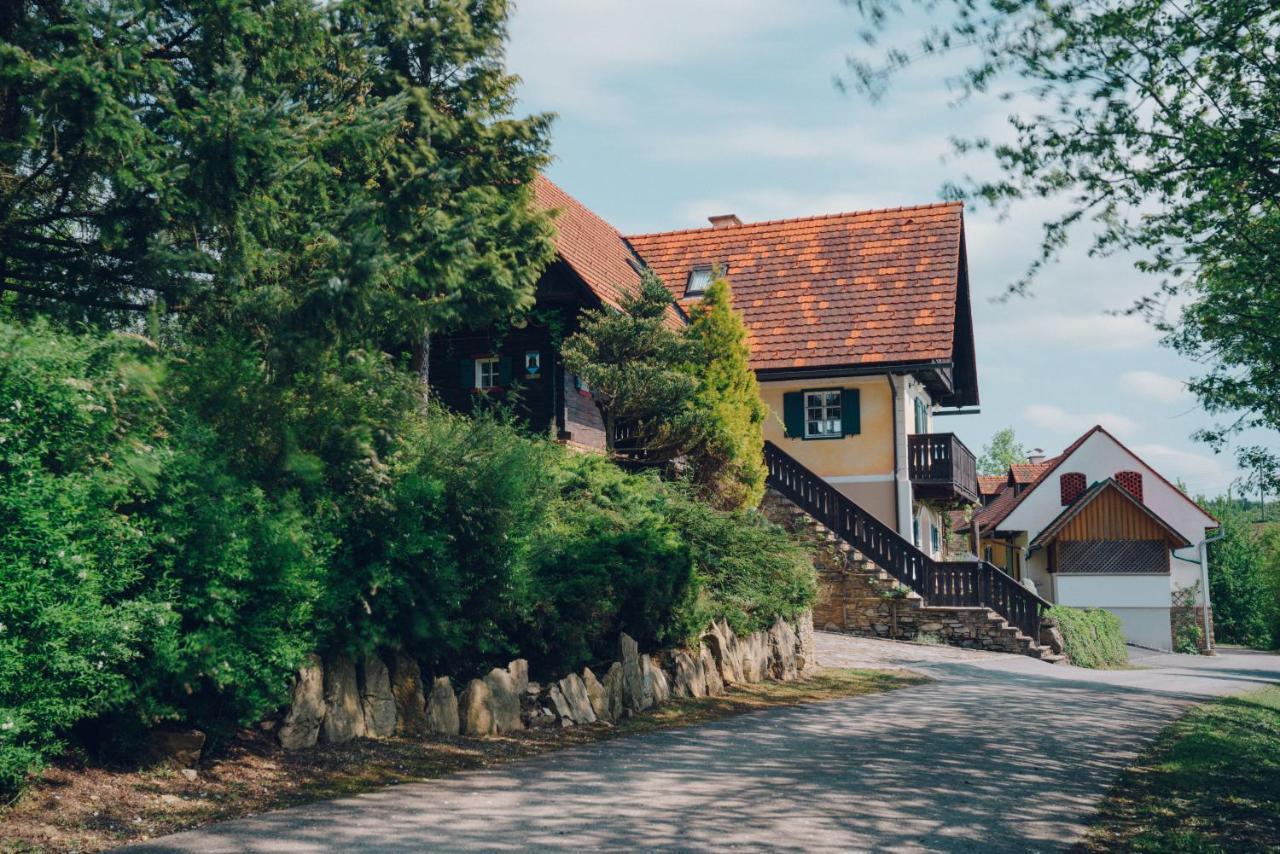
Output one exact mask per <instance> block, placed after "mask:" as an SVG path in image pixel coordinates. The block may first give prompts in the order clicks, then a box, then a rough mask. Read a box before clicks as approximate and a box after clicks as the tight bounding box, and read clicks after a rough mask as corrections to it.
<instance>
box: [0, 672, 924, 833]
mask: <svg viewBox="0 0 1280 854" xmlns="http://www.w3.org/2000/svg"><path fill="white" fill-rule="evenodd" d="M922 681H925V680H924V679H923V678H922V677H920V676H918V675H916V674H910V673H906V672H904V671H898V672H894V671H868V670H848V669H838V668H827V669H823V670H821V671H819V672H818V674H817V675H815V676H813V677H810V678H808V679H805V680H803V681H800V682H785V683H784V682H765V683H758V684H754V685H743V686H739V687H734V688H732V689H731V691H730V693H729V694H727V695H726V696H724V697H718V698H708V699H685V700H674V701H672V702H671V703H669V704H668V705H665V706H663V707H662V708H660V709H654V710H651V711H649V712H645V713H642V714H639V715H635V716H633V717H632V718H630V719H628V720H626V721H623V722H621V723H619V724H616V725H613V726H610V725H608V724H593V725H590V726H578V727H571V728H567V729H538V730H528V731H525V732H521V733H517V734H513V735H510V736H502V737H495V738H485V739H480V738H465V737H457V738H445V737H433V738H429V739H425V740H416V739H399V738H396V739H386V740H381V741H369V740H363V739H362V740H358V741H354V742H349V743H347V744H340V745H326V746H321V747H317V748H314V749H311V750H304V751H297V752H292V753H286V752H284V751H283V750H281V749H280V747H279V745H277V744H276V743H275V740H274V738H273V737H272V736H271V735H269V734H267V733H259V732H253V731H245V732H243V733H242V734H241V735H240V736H239V737H238V738H237V739H236V741H235V742H234V743H233V744H232V745H231V747H230V748H229V749H228V750H227V751H226V752H225V753H224V754H223V755H222V756H220V757H218V758H216V759H211V760H206V761H205V762H202V763H201V766H200V768H199V769H198V775H197V776H196V778H195V779H193V780H191V779H187V777H185V776H183V774H182V773H181V772H179V771H176V770H171V769H168V768H157V769H150V770H137V769H121V768H115V769H112V768H102V767H95V766H92V765H87V764H84V763H80V762H76V761H74V760H70V759H69V760H67V761H64V762H62V763H59V764H57V765H55V766H53V767H50V768H49V769H48V770H46V771H45V773H44V775H43V777H42V778H41V780H40V781H39V782H38V783H36V784H35V785H34V786H32V787H31V788H30V789H29V790H28V791H27V792H26V793H25V794H24V795H23V796H22V797H21V798H20V799H19V800H18V801H17V802H15V803H14V804H12V805H10V806H8V807H5V808H3V809H0V851H4V852H20V851H101V850H103V849H106V848H111V847H113V846H116V845H123V844H125V843H127V842H133V841H138V840H142V839H149V838H153V837H156V836H162V835H164V834H167V833H173V832H176V831H179V830H186V829H189V828H193V827H198V826H200V825H204V824H208V823H210V822H214V821H221V820H224V819H230V818H237V817H240V816H244V815H249V814H252V813H259V812H264V811H266V810H272V809H279V808H282V807H288V806H294V805H296V804H301V803H307V802H310V801H317V800H324V799H327V798H334V797H338V796H342V795H349V794H355V793H357V792H364V791H369V790H372V789H377V788H379V787H382V786H391V785H396V784H398V783H406V782H412V781H417V780H429V779H433V778H437V777H442V776H445V775H447V774H452V773H455V772H458V771H465V770H470V769H474V768H482V767H485V766H490V765H497V764H502V763H507V762H513V761H518V760H520V759H524V758H527V757H530V756H536V755H538V754H541V753H546V752H548V751H552V750H559V749H562V748H565V747H572V746H574V745H578V744H584V743H587V742H592V741H600V740H603V739H609V738H619V737H624V736H627V735H632V734H635V733H640V732H649V731H652V730H658V729H670V728H673V727H680V726H688V725H692V724H699V723H704V722H707V721H713V720H719V719H721V718H726V717H732V716H734V715H741V714H746V713H748V712H754V711H759V710H761V709H770V708H776V707H781V706H793V705H798V704H801V703H814V702H821V701H824V700H835V699H841V698H845V697H853V696H858V695H860V694H873V693H878V692H882V691H890V690H893V689H895V688H902V687H906V686H908V685H916V684H919V683H920V682H922Z"/></svg>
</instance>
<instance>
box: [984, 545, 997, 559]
mask: <svg viewBox="0 0 1280 854" xmlns="http://www.w3.org/2000/svg"><path fill="white" fill-rule="evenodd" d="M994 556H995V553H994V552H993V551H992V549H991V546H983V547H982V559H983V560H985V561H986V562H987V563H991V562H992V560H991V558H992V557H994Z"/></svg>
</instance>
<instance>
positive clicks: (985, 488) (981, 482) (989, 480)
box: [978, 474, 1009, 495]
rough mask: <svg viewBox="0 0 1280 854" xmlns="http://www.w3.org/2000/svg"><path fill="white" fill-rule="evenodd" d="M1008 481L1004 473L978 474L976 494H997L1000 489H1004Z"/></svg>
mask: <svg viewBox="0 0 1280 854" xmlns="http://www.w3.org/2000/svg"><path fill="white" fill-rule="evenodd" d="M1008 482H1009V478H1008V477H1007V476H1005V475H1000V474H980V475H978V494H979V495H999V494H1000V490H1002V489H1004V487H1005V484H1007V483H1008Z"/></svg>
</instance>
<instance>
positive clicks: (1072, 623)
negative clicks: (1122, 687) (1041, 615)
mask: <svg viewBox="0 0 1280 854" xmlns="http://www.w3.org/2000/svg"><path fill="white" fill-rule="evenodd" d="M1047 616H1050V617H1053V618H1054V619H1056V620H1057V621H1058V628H1059V629H1060V630H1061V631H1062V640H1063V644H1064V646H1065V650H1066V653H1067V657H1068V658H1070V659H1071V663H1072V664H1074V665H1076V666H1077V667H1092V668H1109V667H1122V666H1124V665H1125V664H1128V663H1129V650H1128V648H1127V647H1126V646H1125V643H1124V632H1123V631H1122V630H1121V627H1120V618H1119V617H1117V616H1116V615H1115V614H1112V613H1111V612H1110V611H1105V610H1103V609H1101V608H1068V607H1066V606H1065V605H1055V606H1053V607H1052V608H1050V609H1049V611H1048V614H1047Z"/></svg>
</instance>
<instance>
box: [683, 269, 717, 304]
mask: <svg viewBox="0 0 1280 854" xmlns="http://www.w3.org/2000/svg"><path fill="white" fill-rule="evenodd" d="M715 273H716V271H715V267H714V266H712V265H711V264H698V265H697V266H695V267H694V268H693V269H692V270H690V271H689V278H688V279H686V280H685V284H684V295H685V296H687V297H696V296H701V295H702V294H704V293H706V290H707V288H709V287H711V283H712V282H714V281H715ZM697 276H706V280H705V281H703V282H702V283H701V284H700V285H697V286H696V287H695V286H694V278H695V277H697Z"/></svg>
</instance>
